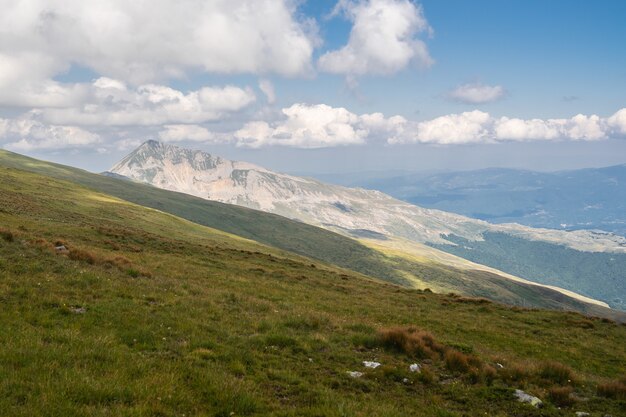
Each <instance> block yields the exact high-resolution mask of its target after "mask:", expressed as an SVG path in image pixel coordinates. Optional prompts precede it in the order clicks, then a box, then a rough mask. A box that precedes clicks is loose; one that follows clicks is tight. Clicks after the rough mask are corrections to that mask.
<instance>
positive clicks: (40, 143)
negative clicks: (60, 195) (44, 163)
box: [0, 118, 101, 151]
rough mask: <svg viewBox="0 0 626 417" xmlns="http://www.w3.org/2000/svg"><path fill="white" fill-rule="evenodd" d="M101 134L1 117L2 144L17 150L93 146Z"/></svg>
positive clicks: (0, 133) (0, 134)
mask: <svg viewBox="0 0 626 417" xmlns="http://www.w3.org/2000/svg"><path fill="white" fill-rule="evenodd" d="M100 142H101V138H100V136H99V135H97V134H95V133H92V132H89V131H87V130H84V129H81V128H80V127H76V126H56V125H48V124H45V123H42V122H40V121H38V120H32V119H24V118H23V119H0V144H2V146H3V147H4V148H6V149H10V150H15V151H31V150H41V149H46V150H55V149H68V148H80V147H87V146H92V145H94V144H98V143H100Z"/></svg>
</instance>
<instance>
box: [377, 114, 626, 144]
mask: <svg viewBox="0 0 626 417" xmlns="http://www.w3.org/2000/svg"><path fill="white" fill-rule="evenodd" d="M624 134H626V109H621V110H619V111H618V112H616V113H615V114H613V115H612V116H610V117H608V118H602V117H600V116H597V115H591V116H587V115H583V114H578V115H576V116H573V117H571V118H569V119H521V118H509V117H493V116H491V115H490V114H489V113H485V112H482V111H479V110H474V111H471V112H464V113H461V114H449V115H445V116H441V117H437V118H435V119H432V120H427V121H423V122H419V123H415V122H407V123H406V124H405V125H404V126H403V130H402V131H401V132H399V133H398V134H396V135H395V136H394V137H391V138H389V139H388V143H390V144H398V143H434V144H441V145H448V144H464V143H497V142H510V141H519V142H522V141H541V140H542V141H566V140H572V141H596V140H603V139H608V138H611V137H619V136H622V135H624Z"/></svg>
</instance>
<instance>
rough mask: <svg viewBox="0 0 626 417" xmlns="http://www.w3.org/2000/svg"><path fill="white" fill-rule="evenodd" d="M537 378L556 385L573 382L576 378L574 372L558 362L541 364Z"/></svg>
mask: <svg viewBox="0 0 626 417" xmlns="http://www.w3.org/2000/svg"><path fill="white" fill-rule="evenodd" d="M537 373H538V374H539V376H540V377H541V378H543V379H547V380H549V381H552V382H556V383H557V384H565V383H567V382H573V381H574V380H575V379H576V378H575V376H574V372H573V371H572V370H571V369H570V368H569V367H567V366H565V365H563V364H562V363H559V362H546V363H544V364H542V365H541V366H540V367H539V369H538V372H537Z"/></svg>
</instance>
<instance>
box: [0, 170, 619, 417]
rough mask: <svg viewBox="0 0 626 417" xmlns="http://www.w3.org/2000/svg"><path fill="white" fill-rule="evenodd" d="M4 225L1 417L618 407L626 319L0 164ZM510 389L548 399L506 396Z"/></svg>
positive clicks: (502, 412)
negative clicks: (517, 296) (228, 225)
mask: <svg viewBox="0 0 626 417" xmlns="http://www.w3.org/2000/svg"><path fill="white" fill-rule="evenodd" d="M0 225H1V226H0V228H1V229H0V305H1V307H2V308H0V327H1V328H2V329H3V331H2V332H0V346H2V349H0V409H1V410H2V413H4V414H5V415H10V416H35V415H36V416H61V415H63V416H67V415H90V416H104V415H116V416H118V415H119V416H183V415H184V416H235V415H238V416H248V415H258V416H261V415H274V416H406V415H415V414H419V415H423V416H438V417H442V416H447V417H454V416H476V415H490V416H506V415H515V416H540V415H541V416H570V415H573V413H574V412H575V411H579V410H580V411H588V412H591V413H594V414H592V415H604V414H612V415H614V416H617V415H619V413H621V412H622V411H623V410H624V407H625V406H626V397H625V395H626V386H625V384H626V380H624V379H623V378H624V376H625V374H626V327H625V326H624V325H618V324H615V323H614V322H611V321H609V320H600V319H589V318H586V317H584V316H581V315H579V314H577V313H563V312H549V311H541V310H526V309H521V308H508V307H505V306H502V305H498V304H494V303H491V302H488V301H485V300H480V299H468V298H463V297H459V296H452V295H438V294H432V293H429V292H422V291H418V290H412V289H408V288H402V287H399V286H396V285H393V284H389V283H384V282H379V281H377V280H372V279H369V278H367V277H365V276H363V275H359V274H357V273H354V272H350V271H346V270H344V269H338V268H336V267H333V266H330V265H328V264H324V263H320V262H317V261H312V260H310V259H307V258H304V257H300V256H298V255H294V254H291V253H288V252H284V251H280V250H278V249H274V248H270V247H267V246H264V245H261V244H258V243H255V242H252V241H250V240H246V239H242V238H239V237H236V236H233V235H230V234H227V233H224V232H221V231H218V230H215V229H211V228H207V227H204V226H201V225H198V224H195V223H192V222H189V221H187V220H184V219H181V218H179V217H175V216H172V215H170V214H166V213H163V212H160V211H157V210H153V209H149V208H145V207H141V206H138V205H135V204H133V203H130V202H127V201H124V200H120V199H118V198H116V197H113V196H110V195H107V194H103V193H99V192H96V191H93V190H91V189H88V188H83V187H81V186H79V185H76V184H74V183H70V182H66V181H61V180H57V179H53V178H49V177H44V176H41V175H37V174H34V173H28V172H24V171H20V170H15V169H8V168H4V167H3V168H0ZM61 245H63V246H64V249H62V250H57V249H56V248H57V247H60V246H61ZM418 329H419V330H418ZM363 361H378V362H380V363H381V364H382V365H381V366H380V367H378V368H376V369H371V368H366V367H364V366H363ZM413 363H419V364H420V365H421V366H422V370H421V372H420V373H413V372H410V370H409V365H410V364H413ZM498 364H500V365H501V366H502V367H500V365H498ZM353 371H358V372H362V375H361V376H360V377H351V376H350V375H349V374H348V372H353ZM620 380H621V382H620ZM517 388H519V389H523V390H525V391H526V392H529V393H531V394H534V395H537V396H539V397H541V398H542V399H543V400H544V404H545V406H544V408H542V409H536V408H534V407H532V406H529V405H527V404H521V403H519V402H517V401H515V399H514V397H513V392H514V389H517Z"/></svg>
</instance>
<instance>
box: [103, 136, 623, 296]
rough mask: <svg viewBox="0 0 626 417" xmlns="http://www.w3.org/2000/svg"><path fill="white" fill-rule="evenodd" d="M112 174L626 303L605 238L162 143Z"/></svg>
mask: <svg viewBox="0 0 626 417" xmlns="http://www.w3.org/2000/svg"><path fill="white" fill-rule="evenodd" d="M111 172H112V173H114V174H116V175H122V176H125V177H127V178H130V179H132V180H135V181H139V182H144V183H148V184H152V185H154V186H156V187H159V188H164V189H168V190H172V191H179V192H183V193H188V194H192V195H195V196H198V197H201V198H205V199H210V200H216V201H221V202H225V203H231V204H237V205H241V206H246V207H250V208H254V209H259V210H263V211H267V212H271V213H275V214H279V215H282V216H285V217H289V218H292V219H297V220H300V221H302V222H305V223H309V224H313V225H319V226H322V227H325V228H328V229H331V230H335V231H338V232H340V233H344V234H347V235H350V236H356V237H361V238H377V239H378V240H379V241H381V242H384V240H385V239H387V238H389V237H393V238H401V239H405V240H407V241H412V242H417V243H426V244H429V245H437V247H438V248H440V249H442V250H444V251H448V252H451V253H455V254H458V255H460V256H462V257H464V258H466V259H470V260H472V261H474V262H478V263H480V264H485V265H488V266H492V267H497V268H499V269H502V270H503V271H505V272H509V273H516V274H519V275H520V276H522V277H523V278H527V279H531V280H534V281H537V282H542V283H544V284H550V285H560V286H562V287H565V288H568V289H570V290H574V291H580V292H582V293H583V294H585V295H588V296H592V297H595V298H599V299H601V300H604V301H607V302H609V303H610V304H611V305H613V306H618V307H623V302H624V301H623V300H625V299H626V282H625V280H624V279H623V277H624V273H623V271H624V270H626V254H625V253H626V239H624V238H622V237H618V236H614V235H611V234H607V233H597V232H591V231H583V230H580V231H575V232H565V231H559V230H548V229H533V228H529V227H525V226H520V225H517V224H500V225H493V224H490V223H487V222H485V221H481V220H476V219H471V218H468V217H465V216H461V215H458V214H452V213H447V212H443V211H440V210H433V209H426V208H422V207H418V206H415V205H412V204H409V203H406V202H403V201H400V200H397V199H395V198H392V197H390V196H389V195H386V194H384V193H382V192H379V191H371V190H365V189H353V188H346V187H341V186H336V185H330V184H324V183H322V182H319V181H316V180H313V179H308V178H301V177H295V176H291V175H286V174H280V173H275V172H272V171H268V170H266V169H264V168H261V167H258V166H255V165H252V164H248V163H243V162H233V161H228V160H225V159H222V158H219V157H215V156H212V155H210V154H208V153H205V152H201V151H192V150H188V149H182V148H179V147H176V146H172V145H166V144H161V143H159V142H156V141H148V142H146V143H144V144H143V145H141V146H140V147H139V148H137V149H136V150H134V151H133V152H131V153H130V154H129V155H128V156H127V157H125V158H124V159H123V160H122V161H120V162H119V163H118V164H117V165H115V166H114V167H113V168H112V169H111ZM502 236H503V238H502V239H498V238H500V237H502ZM494 241H497V242H496V243H494ZM482 242H486V243H488V244H487V245H484V246H481V247H480V251H472V249H473V246H475V245H479V244H481V243H482ZM520 242H523V243H528V242H530V248H529V249H527V250H526V251H525V252H524V254H523V255H522V254H519V253H517V252H516V248H517V247H518V246H519V243H520ZM533 242H540V243H542V245H538V244H533ZM543 245H547V246H548V247H550V248H552V247H558V248H562V249H563V250H564V253H561V254H560V256H559V258H554V259H553V258H547V259H546V258H542V257H540V256H534V254H533V251H534V250H540V251H542V253H544V252H545V247H544V246H543ZM461 249H462V250H461ZM603 252H604V253H607V254H608V253H610V254H611V256H610V258H611V259H612V261H611V262H610V263H607V262H604V259H603V258H602V256H605V255H604V254H603ZM580 253H587V254H589V256H590V257H591V259H593V261H592V262H591V264H593V265H596V266H597V268H594V269H593V270H592V271H590V275H586V276H581V275H580V274H578V273H576V270H575V265H576V263H575V262H574V260H575V259H577V258H578V257H579V256H578V254H580ZM528 254H531V255H532V256H528ZM513 271H514V272H513ZM520 272H522V273H523V274H522V273H520Z"/></svg>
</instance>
